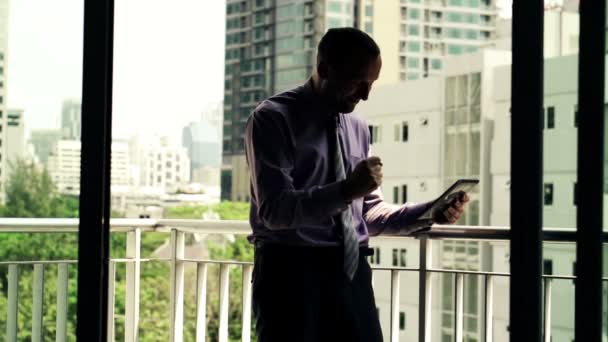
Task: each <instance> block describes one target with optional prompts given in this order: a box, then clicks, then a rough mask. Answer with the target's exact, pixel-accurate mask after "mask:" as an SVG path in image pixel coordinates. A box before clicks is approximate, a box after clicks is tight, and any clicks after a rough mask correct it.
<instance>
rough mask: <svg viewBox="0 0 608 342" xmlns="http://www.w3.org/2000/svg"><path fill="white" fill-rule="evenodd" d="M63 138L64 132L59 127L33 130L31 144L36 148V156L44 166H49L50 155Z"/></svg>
mask: <svg viewBox="0 0 608 342" xmlns="http://www.w3.org/2000/svg"><path fill="white" fill-rule="evenodd" d="M62 138H63V132H62V131H61V130H59V129H38V130H33V131H32V133H31V136H30V141H29V142H30V144H32V146H33V148H34V156H35V157H36V159H37V160H38V162H40V163H41V164H42V165H43V166H47V162H48V159H49V155H50V154H51V153H52V152H53V151H54V150H55V147H56V145H57V142H58V141H59V140H61V139H62Z"/></svg>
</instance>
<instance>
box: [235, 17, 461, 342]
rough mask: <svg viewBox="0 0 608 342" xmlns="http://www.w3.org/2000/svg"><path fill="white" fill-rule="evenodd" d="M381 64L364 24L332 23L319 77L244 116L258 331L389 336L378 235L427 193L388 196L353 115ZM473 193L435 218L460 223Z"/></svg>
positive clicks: (396, 230) (290, 335)
mask: <svg viewBox="0 0 608 342" xmlns="http://www.w3.org/2000/svg"><path fill="white" fill-rule="evenodd" d="M381 64H382V61H381V58H380V49H379V48H378V46H377V45H376V43H375V42H374V41H373V39H372V38H371V37H369V36H368V35H367V34H365V33H364V32H362V31H359V30H357V29H354V28H341V29H331V30H329V31H328V32H327V33H326V34H325V36H324V37H323V38H322V39H321V41H320V43H319V46H318V51H317V68H316V71H315V73H314V74H313V76H312V77H311V79H310V80H309V81H308V82H307V83H306V84H304V85H302V86H300V87H298V88H295V89H293V90H290V91H287V92H284V93H281V94H278V95H274V96H272V97H270V98H269V99H267V100H265V101H264V102H262V103H261V104H260V105H259V106H258V107H257V108H256V109H255V111H254V112H253V113H252V115H251V116H250V118H249V121H248V122H247V127H246V132H245V144H246V153H247V162H248V165H249V168H250V173H251V213H250V223H251V227H252V229H253V234H252V235H251V236H250V241H251V242H252V243H254V244H255V246H256V252H255V266H254V275H253V278H254V279H253V309H254V313H255V316H256V319H257V324H256V328H257V334H258V341H261V342H269V341H281V342H293V341H302V342H316V341H362V342H363V341H364V342H375V341H382V333H381V330H380V323H379V320H378V316H377V313H376V304H375V300H374V294H373V289H372V286H371V269H370V266H369V264H368V262H367V260H366V258H365V257H366V256H369V255H371V249H370V248H368V247H367V246H368V241H369V237H370V236H374V235H379V234H390V235H411V234H413V233H415V231H416V230H417V229H419V228H420V226H419V225H418V224H414V223H416V221H417V219H418V217H419V216H420V215H421V214H422V213H423V212H424V211H425V210H426V209H428V207H429V204H428V203H423V204H405V205H402V206H397V205H393V204H389V203H386V202H384V201H383V198H382V194H381V192H380V188H379V187H380V184H381V182H382V162H381V160H380V158H378V157H374V156H369V141H370V139H369V131H368V126H367V124H366V123H365V122H364V121H363V120H362V119H361V118H359V117H357V116H355V115H354V114H352V112H353V110H354V108H355V106H356V105H357V103H358V102H359V101H360V100H363V101H365V100H367V98H368V95H369V93H370V90H371V87H372V84H373V83H374V81H376V80H377V79H378V75H379V73H380V68H381ZM338 158H342V159H338ZM404 167H407V165H404ZM467 201H468V198H467V197H466V195H465V196H463V197H462V198H461V199H460V200H459V201H457V202H456V203H454V204H453V205H452V206H451V207H449V208H447V209H446V210H445V211H443V212H438V213H436V214H435V215H434V217H435V218H436V219H435V222H439V223H448V222H449V223H454V222H456V221H457V220H458V219H459V217H460V215H461V214H462V213H463V211H464V205H465V203H466V202H467ZM430 223H432V222H429V224H430ZM353 231H354V232H353ZM349 236H353V237H352V239H355V240H351V242H352V241H354V244H355V246H357V241H358V247H359V248H358V249H357V248H356V247H355V249H356V250H355V253H349V252H347V250H348V248H349V245H352V243H349V242H348V237H349ZM353 255H354V257H353ZM351 257H352V258H355V264H354V267H345V264H347V263H348V262H349V258H351Z"/></svg>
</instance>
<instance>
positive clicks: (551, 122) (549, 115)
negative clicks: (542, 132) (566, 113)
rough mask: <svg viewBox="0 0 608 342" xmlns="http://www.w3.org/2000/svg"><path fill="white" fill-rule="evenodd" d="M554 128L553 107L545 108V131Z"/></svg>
mask: <svg viewBox="0 0 608 342" xmlns="http://www.w3.org/2000/svg"><path fill="white" fill-rule="evenodd" d="M553 128H555V107H548V108H547V129H553Z"/></svg>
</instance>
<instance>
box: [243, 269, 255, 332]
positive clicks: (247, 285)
mask: <svg viewBox="0 0 608 342" xmlns="http://www.w3.org/2000/svg"><path fill="white" fill-rule="evenodd" d="M252 275H253V265H245V266H243V322H242V327H243V330H242V333H241V341H242V342H249V341H251V277H252Z"/></svg>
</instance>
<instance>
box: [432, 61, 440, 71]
mask: <svg viewBox="0 0 608 342" xmlns="http://www.w3.org/2000/svg"><path fill="white" fill-rule="evenodd" d="M431 68H432V69H433V70H439V69H441V60H440V59H431Z"/></svg>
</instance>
